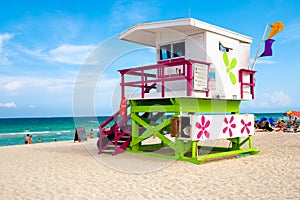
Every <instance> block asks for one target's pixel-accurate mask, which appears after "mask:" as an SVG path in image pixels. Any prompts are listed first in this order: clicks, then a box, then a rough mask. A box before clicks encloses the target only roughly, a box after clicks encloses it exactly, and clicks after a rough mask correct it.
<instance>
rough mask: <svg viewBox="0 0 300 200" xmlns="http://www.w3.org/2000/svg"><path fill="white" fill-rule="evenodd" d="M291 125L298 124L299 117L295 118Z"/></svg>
mask: <svg viewBox="0 0 300 200" xmlns="http://www.w3.org/2000/svg"><path fill="white" fill-rule="evenodd" d="M291 126H297V117H295V118H294V120H293V122H292V123H291Z"/></svg>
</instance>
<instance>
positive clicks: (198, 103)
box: [98, 18, 259, 163]
mask: <svg viewBox="0 0 300 200" xmlns="http://www.w3.org/2000/svg"><path fill="white" fill-rule="evenodd" d="M119 37H120V39H121V40H124V41H128V42H134V43H138V44H142V45H145V46H149V47H152V48H155V49H156V59H157V63H156V64H153V65H148V66H140V67H134V68H127V69H121V70H119V72H120V75H121V84H120V86H121V99H122V101H121V105H120V107H121V108H120V110H119V111H118V112H116V113H115V114H114V115H112V116H111V117H110V118H109V119H107V120H106V121H105V122H104V123H102V124H101V125H100V126H99V131H100V135H99V141H98V147H99V153H103V152H112V154H113V155H115V154H118V153H120V152H123V151H124V150H128V151H130V152H133V153H141V154H144V155H149V156H157V157H166V158H171V159H177V160H184V161H189V162H193V163H202V162H204V161H205V160H207V159H210V158H216V157H223V156H231V155H238V154H257V153H258V152H259V150H258V149H256V148H254V147H253V145H252V135H253V134H254V116H253V115H252V114H239V106H240V103H241V101H243V100H252V99H254V87H255V81H254V74H255V71H253V70H250V69H249V65H250V44H251V42H252V38H250V37H247V36H244V35H241V34H238V33H235V32H232V31H229V30H226V29H223V28H220V27H217V26H214V25H211V24H208V23H205V22H202V21H199V20H196V19H193V18H186V19H176V20H170V21H161V22H153V23H143V24H137V25H135V26H133V27H131V28H129V29H127V30H126V31H124V32H122V33H121V34H120V35H119ZM112 122H113V123H114V124H113V125H112ZM110 125H112V126H110ZM107 126H110V127H109V128H107ZM152 137H156V138H158V139H159V143H156V144H146V142H145V140H147V139H148V138H152ZM217 139H226V140H228V141H229V145H226V146H224V147H216V146H205V141H207V140H217ZM162 148H167V149H169V151H167V152H168V153H158V152H160V151H159V149H162ZM208 150H209V153H205V154H203V153H201V151H205V152H208Z"/></svg>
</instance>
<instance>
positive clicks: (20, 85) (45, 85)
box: [0, 76, 74, 94]
mask: <svg viewBox="0 0 300 200" xmlns="http://www.w3.org/2000/svg"><path fill="white" fill-rule="evenodd" d="M0 85H3V86H2V87H0V92H1V89H2V90H3V92H4V93H6V92H10V93H12V94H17V93H20V92H25V93H30V92H34V90H41V91H43V92H47V91H48V92H61V91H66V90H70V91H72V89H73V85H74V79H70V78H67V77H66V78H65V79H58V78H57V79H56V78H40V77H27V76H0Z"/></svg>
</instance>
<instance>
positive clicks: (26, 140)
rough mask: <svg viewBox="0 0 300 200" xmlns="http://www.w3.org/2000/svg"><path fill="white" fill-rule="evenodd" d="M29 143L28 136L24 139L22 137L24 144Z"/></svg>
mask: <svg viewBox="0 0 300 200" xmlns="http://www.w3.org/2000/svg"><path fill="white" fill-rule="evenodd" d="M28 142H29V134H27V135H26V136H25V137H24V143H25V144H28Z"/></svg>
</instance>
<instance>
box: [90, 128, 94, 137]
mask: <svg viewBox="0 0 300 200" xmlns="http://www.w3.org/2000/svg"><path fill="white" fill-rule="evenodd" d="M90 138H94V130H93V129H91V132H90Z"/></svg>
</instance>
